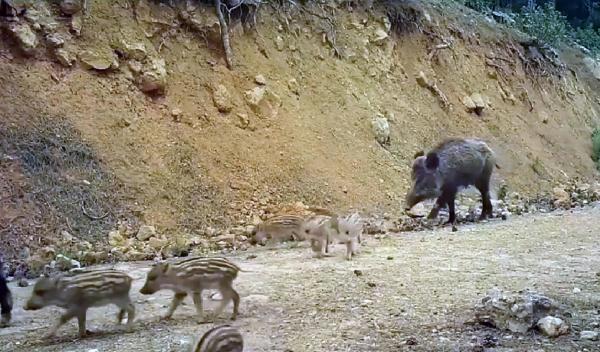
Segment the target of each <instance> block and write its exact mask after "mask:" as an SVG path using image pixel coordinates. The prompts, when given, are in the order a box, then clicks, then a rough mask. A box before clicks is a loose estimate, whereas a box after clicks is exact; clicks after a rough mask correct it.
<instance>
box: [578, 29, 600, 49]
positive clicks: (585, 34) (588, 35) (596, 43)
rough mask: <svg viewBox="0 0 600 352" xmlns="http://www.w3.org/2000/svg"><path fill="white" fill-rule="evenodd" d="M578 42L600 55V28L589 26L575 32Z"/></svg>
mask: <svg viewBox="0 0 600 352" xmlns="http://www.w3.org/2000/svg"><path fill="white" fill-rule="evenodd" d="M575 40H576V41H577V43H579V44H581V45H583V46H584V47H586V48H587V49H589V50H590V51H591V52H592V53H593V54H594V55H600V30H598V29H594V28H592V26H587V27H585V28H579V29H577V31H576V32H575Z"/></svg>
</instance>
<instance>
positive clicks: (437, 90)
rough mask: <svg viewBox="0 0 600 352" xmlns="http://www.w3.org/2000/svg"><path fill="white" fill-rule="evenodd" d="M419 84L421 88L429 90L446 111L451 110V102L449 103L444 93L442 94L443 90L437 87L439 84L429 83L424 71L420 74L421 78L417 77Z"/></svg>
mask: <svg viewBox="0 0 600 352" xmlns="http://www.w3.org/2000/svg"><path fill="white" fill-rule="evenodd" d="M417 83H419V85H420V86H421V87H424V88H427V89H428V90H429V91H430V92H431V93H433V95H435V96H436V97H437V98H438V99H439V101H440V103H441V104H442V108H443V109H444V110H446V111H447V110H449V109H450V101H448V97H446V94H444V92H442V90H441V89H440V88H439V87H438V86H437V83H435V82H431V81H429V80H428V79H427V76H425V73H423V72H422V71H421V72H420V73H419V76H417Z"/></svg>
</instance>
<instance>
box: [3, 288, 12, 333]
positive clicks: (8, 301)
mask: <svg viewBox="0 0 600 352" xmlns="http://www.w3.org/2000/svg"><path fill="white" fill-rule="evenodd" d="M12 305H13V300H12V295H11V293H10V291H7V292H6V295H5V297H2V301H0V309H1V311H2V319H1V320H0V327H3V326H7V325H8V323H9V322H10V319H11V314H10V312H11V310H12Z"/></svg>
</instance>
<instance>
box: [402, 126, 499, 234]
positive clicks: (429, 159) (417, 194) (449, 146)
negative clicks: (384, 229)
mask: <svg viewBox="0 0 600 352" xmlns="http://www.w3.org/2000/svg"><path fill="white" fill-rule="evenodd" d="M494 166H496V167H498V166H497V165H496V158H495V155H494V152H493V151H492V149H490V147H488V145H487V144H486V143H485V142H484V141H482V140H480V139H475V138H471V139H459V138H453V139H447V140H444V141H443V142H441V143H440V144H438V145H437V146H436V147H435V148H433V149H432V150H431V151H430V152H429V153H427V155H425V153H424V152H423V151H420V152H417V153H416V154H415V160H414V161H413V166H412V174H411V178H412V182H413V185H412V188H411V190H410V191H409V192H408V194H407V195H406V210H410V209H412V207H414V206H415V205H416V204H417V203H420V202H422V201H424V200H426V199H433V198H437V202H436V204H435V206H434V207H433V209H431V212H430V213H429V216H428V218H429V219H435V218H436V217H437V215H438V213H439V210H440V208H443V207H445V206H446V205H447V206H448V211H449V213H450V215H449V219H448V223H450V224H454V222H455V220H456V213H455V210H454V199H455V197H456V193H457V192H458V190H459V188H461V187H468V186H475V187H476V188H477V189H478V190H479V192H481V197H482V203H483V209H482V211H481V217H480V219H486V218H487V217H488V216H490V217H491V216H492V202H491V201H490V178H491V176H492V172H493V171H494Z"/></svg>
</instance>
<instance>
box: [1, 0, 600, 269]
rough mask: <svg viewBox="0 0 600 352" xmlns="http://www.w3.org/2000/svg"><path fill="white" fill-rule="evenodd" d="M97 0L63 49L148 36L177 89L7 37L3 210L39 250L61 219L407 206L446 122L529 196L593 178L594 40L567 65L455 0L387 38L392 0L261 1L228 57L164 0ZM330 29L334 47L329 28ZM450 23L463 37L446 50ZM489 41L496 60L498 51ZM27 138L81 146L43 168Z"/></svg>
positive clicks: (165, 224) (92, 234) (107, 46)
mask: <svg viewBox="0 0 600 352" xmlns="http://www.w3.org/2000/svg"><path fill="white" fill-rule="evenodd" d="M88 2H89V3H90V8H91V9H92V10H91V11H90V14H89V15H88V17H87V18H86V19H85V21H84V26H83V30H82V34H81V37H72V38H71V40H70V41H69V42H68V45H67V48H69V50H73V51H74V52H80V51H82V50H91V51H96V52H102V51H103V50H104V51H106V50H108V51H109V52H111V50H114V48H115V47H117V46H119V45H120V44H118V43H121V42H123V41H126V42H129V43H142V44H143V45H145V46H146V50H147V51H148V55H153V56H157V57H161V58H164V59H165V60H166V66H167V70H168V87H167V91H166V94H165V96H164V97H158V98H156V97H155V98H151V97H148V96H146V95H144V94H143V93H142V92H140V91H139V90H138V89H137V88H136V86H135V85H134V84H133V83H132V81H131V80H130V79H128V78H127V72H126V71H127V70H126V67H127V66H128V63H127V62H126V61H121V62H120V67H121V69H119V70H116V71H113V72H95V71H93V70H86V69H84V68H83V67H81V66H76V67H74V68H69V69H67V68H64V67H62V66H61V65H59V64H58V63H57V62H55V59H53V58H52V57H51V56H49V55H48V52H46V51H45V50H44V48H40V49H39V50H38V51H37V52H36V54H35V55H34V56H33V57H25V56H23V55H21V54H20V52H19V50H18V49H16V46H15V43H14V41H12V40H8V38H7V37H6V36H5V37H6V38H5V39H7V40H2V41H1V43H0V83H1V84H0V96H2V99H1V100H0V131H2V136H3V139H4V140H3V141H2V143H1V144H0V145H1V146H2V150H1V152H2V154H3V155H2V161H1V163H0V166H1V167H2V170H3V172H2V174H3V175H2V178H1V179H0V182H2V184H1V187H0V190H1V192H2V193H1V194H0V210H1V211H0V212H1V213H2V214H9V215H2V221H3V223H5V224H7V225H2V229H0V230H2V231H3V232H4V233H6V236H11V237H10V238H11V240H10V242H11V243H16V244H19V246H18V247H17V248H20V247H21V245H22V244H23V243H30V246H32V247H34V248H32V250H33V249H35V248H37V247H38V246H37V245H36V243H37V244H43V243H46V242H52V241H54V239H55V238H56V237H57V235H58V234H59V233H60V231H63V230H66V231H69V232H70V233H71V234H72V235H74V236H76V238H78V239H80V240H87V241H90V242H92V243H97V242H98V241H100V242H104V241H105V238H106V237H105V236H106V233H107V231H108V229H109V228H110V227H113V228H114V227H116V226H117V223H118V222H119V221H121V222H125V223H128V224H130V226H133V227H135V226H137V225H136V224H137V223H138V222H142V223H146V224H151V225H155V226H157V228H158V229H159V232H162V233H165V234H167V235H168V236H171V235H172V234H177V233H190V232H191V233H194V232H198V233H200V234H202V229H204V228H205V227H206V226H208V225H212V226H217V227H227V226H229V225H231V224H235V223H238V222H243V223H250V222H251V221H252V219H253V218H255V217H256V216H258V215H260V214H261V213H262V212H264V209H265V207H267V206H279V205H280V204H282V203H290V202H295V201H303V202H304V203H305V204H311V205H321V206H325V207H328V208H332V209H335V210H345V209H349V208H357V209H362V210H365V211H381V212H383V211H385V212H388V213H391V214H396V215H397V214H398V213H399V212H400V210H401V207H400V206H399V204H400V202H401V201H402V199H403V196H404V194H405V192H406V190H407V187H408V180H409V175H410V173H409V167H410V161H411V158H412V155H413V154H414V152H415V151H416V150H419V149H423V148H428V147H430V146H432V145H433V144H434V143H437V142H438V141H439V140H440V139H442V138H444V137H449V136H461V135H463V136H476V137H480V138H484V139H486V140H488V141H489V143H490V145H491V146H492V148H493V149H495V150H496V152H497V153H498V155H499V163H500V164H501V166H502V169H501V170H499V171H498V173H497V175H496V177H495V179H494V184H495V185H498V184H499V182H500V181H504V182H506V184H507V185H508V189H509V190H513V191H518V192H521V193H522V194H525V195H534V194H539V193H540V192H544V191H548V190H550V189H551V188H552V186H553V185H554V184H555V183H557V182H564V181H565V180H566V179H570V178H576V177H579V178H583V179H590V178H594V177H596V170H595V166H594V163H593V162H592V160H591V159H590V157H589V156H590V151H591V142H590V133H591V130H592V129H593V128H594V127H595V126H597V124H598V119H599V118H600V117H599V115H598V113H597V111H598V99H597V96H596V94H597V93H596V92H597V91H600V90H598V89H597V88H598V87H597V85H598V82H595V81H594V80H593V79H588V78H587V76H589V74H587V73H585V72H584V68H583V66H582V65H581V58H582V57H581V55H580V54H577V53H574V52H568V55H565V57H564V58H565V60H567V61H566V63H567V64H569V65H570V66H569V67H571V68H573V70H574V71H570V70H565V71H564V74H563V76H562V77H557V76H548V77H544V76H539V77H534V76H531V75H527V74H525V72H526V67H525V66H524V65H523V63H522V62H521V61H520V59H519V55H518V54H517V53H516V51H515V49H514V48H516V47H517V46H518V44H517V43H516V41H515V39H514V37H515V36H514V33H511V32H510V31H508V30H506V29H505V28H503V27H502V26H500V25H493V24H489V23H488V22H486V21H485V20H484V19H483V18H482V17H481V16H479V15H476V14H475V13H473V12H471V11H470V10H466V9H464V8H462V7H458V6H457V5H451V4H447V3H445V2H439V3H438V2H435V1H432V2H410V3H411V4H413V5H414V4H416V6H417V7H418V8H420V9H421V10H420V11H424V12H417V14H420V15H421V16H422V17H419V16H417V17H414V18H416V19H418V20H419V21H420V23H421V24H420V25H421V29H422V31H418V30H415V28H413V27H414V26H412V27H411V26H409V27H410V28H412V30H409V29H410V28H408V27H407V28H408V29H407V28H404V27H400V28H397V27H398V26H392V28H393V29H392V30H391V31H388V32H387V33H388V34H389V38H387V39H384V40H381V41H380V42H377V40H376V38H375V37H376V35H375V34H374V33H376V30H377V29H382V30H384V31H386V26H385V23H386V21H385V20H383V19H384V18H387V17H386V15H385V14H386V10H385V9H384V8H382V7H376V8H375V10H374V11H372V12H365V11H362V10H357V9H351V8H348V7H344V6H342V7H340V8H337V9H336V8H327V11H328V12H327V16H329V17H330V18H331V20H332V21H333V22H331V23H333V25H334V28H335V33H333V32H332V31H331V28H330V27H331V25H330V22H328V20H326V19H323V18H321V17H318V16H314V15H311V13H314V12H315V11H317V12H319V11H320V9H318V8H314V9H311V10H310V11H300V10H299V9H297V8H296V9H292V10H289V9H288V10H289V12H286V11H284V10H283V9H273V8H271V7H269V6H265V7H263V8H261V11H260V12H259V14H258V17H257V19H258V22H257V25H256V27H255V29H252V30H249V31H246V32H245V33H244V32H243V31H242V27H241V25H234V26H233V27H232V46H233V48H234V55H235V67H234V70H233V71H229V70H227V69H226V68H225V66H224V61H223V55H222V52H221V50H220V49H219V47H220V42H218V41H215V38H214V36H213V35H212V34H214V33H212V32H210V31H209V32H208V33H204V34H203V33H199V32H197V31H195V30H192V29H190V28H188V27H187V26H185V25H182V24H181V23H180V19H179V18H178V17H177V15H176V11H174V10H172V9H170V8H168V7H167V6H166V5H165V4H158V3H155V2H148V3H147V2H145V1H142V2H140V3H139V4H137V5H136V6H131V3H130V2H128V1H110V2H107V1H88ZM140 4H147V5H144V6H142V5H140ZM199 6H200V10H201V11H200V12H199V16H200V18H201V19H202V21H205V22H206V23H211V20H214V15H213V11H212V10H211V8H210V7H204V6H205V5H202V4H201V5H199ZM411 6H412V5H411ZM140 9H141V10H140ZM388 10H389V9H388ZM136 11H138V13H137V15H136ZM140 11H141V12H140ZM388 13H391V12H390V11H388ZM400 13H402V12H400ZM424 14H426V15H424ZM390 18H391V20H392V22H393V21H394V18H395V17H394V16H391V17H390ZM409 18H410V16H409ZM428 18H429V19H430V20H427V19H428ZM60 21H61V22H59V23H63V22H64V21H65V20H64V19H61V20H60ZM392 24H393V25H395V24H397V23H392ZM404 25H405V26H406V25H410V23H404ZM207 28H208V27H207ZM210 28H212V27H210ZM395 29H397V31H398V32H399V33H400V34H396V32H394V30H395ZM211 33H212V34H211ZM332 34H335V46H336V49H338V50H337V53H338V55H337V56H336V55H335V51H334V50H333V49H332V48H331V45H329V44H327V43H325V44H324V43H322V38H323V36H325V37H327V36H328V35H329V36H330V37H331V35H332ZM330 37H329V38H330ZM217 38H219V37H218V36H217ZM450 38H451V40H452V46H451V48H450V49H441V50H438V51H436V52H435V53H432V48H433V47H434V46H436V45H438V44H440V43H443V42H445V41H448V40H450ZM489 57H494V58H495V59H494V60H492V61H493V62H494V63H495V65H496V66H490V65H488V64H486V60H487V61H489ZM498 65H499V66H498ZM420 71H423V72H424V73H425V74H426V75H427V77H428V78H429V79H430V80H431V81H434V82H436V83H437V86H438V87H439V88H440V90H441V91H442V92H443V93H444V94H445V95H446V96H447V98H448V101H449V103H450V108H449V109H447V110H444V109H443V107H442V106H440V104H439V101H438V98H436V97H435V96H433V95H432V93H431V92H430V91H429V90H427V89H425V88H423V87H421V86H419V84H418V83H417V81H416V79H415V78H416V76H417V75H418V74H419V72H420ZM572 72H576V73H578V75H577V77H575V75H574V74H573V73H572ZM258 74H262V75H263V76H264V77H265V79H266V87H267V89H268V90H270V91H271V92H272V93H274V94H276V95H277V96H278V97H279V99H280V101H281V105H280V106H279V107H277V106H275V107H273V106H271V109H270V110H268V111H267V113H264V111H262V112H261V111H259V112H257V111H255V110H253V109H251V108H250V106H249V105H247V104H246V103H245V98H244V94H245V92H246V91H247V90H249V89H253V88H255V87H256V86H257V84H256V83H255V82H254V80H255V79H254V77H255V76H256V75H258ZM292 79H294V80H295V81H296V84H292V83H290V80H292ZM218 84H222V85H224V86H225V87H226V89H227V90H228V92H229V94H230V96H231V104H232V106H233V108H232V111H231V112H230V113H220V112H219V111H218V110H217V108H216V107H215V106H214V104H213V97H212V92H213V91H214V90H215V87H216V86H217V85H218ZM293 86H296V87H295V88H294V87H293ZM476 92H477V93H481V94H482V95H483V96H484V97H485V99H487V100H488V102H487V103H488V108H486V109H485V110H484V112H483V115H482V116H477V115H475V114H469V113H468V112H466V110H465V107H464V106H463V104H462V99H463V98H464V97H465V96H467V95H470V94H472V93H476ZM513 98H514V99H513ZM275 105H276V104H275ZM177 109H179V110H180V112H181V114H180V115H178V117H177V118H176V119H175V118H174V117H173V111H174V110H177ZM379 113H381V114H384V115H385V116H387V117H388V119H389V121H390V124H391V143H390V145H389V146H387V147H385V148H384V147H382V146H381V145H379V144H378V143H377V142H376V141H375V138H374V136H373V132H372V130H371V119H372V118H373V117H374V116H375V115H376V114H379ZM48 125H54V129H49V128H47V126H48ZM32 126H38V128H37V129H36V128H34V127H32ZM40 126H41V127H42V128H39V127H40ZM32 128H33V129H32ZM33 131H37V132H33ZM59 132H60V133H59ZM34 133H38V134H40V135H38V136H37V137H36V136H34ZM53 134H54V135H57V134H58V135H61V136H62V137H58V138H57V137H56V136H55V137H52V136H53ZM28 135H29V137H28V138H21V137H19V136H22V137H23V136H28ZM10 136H12V137H14V138H9V137H10ZM31 137H36V138H37V139H35V138H31ZM28 141H29V142H31V141H38V142H40V141H41V144H40V146H41V147H44V146H46V147H47V146H48V145H49V143H50V142H52V141H55V142H56V143H58V144H61V145H62V144H65V145H66V148H67V149H66V150H62V151H61V150H60V149H58V150H57V151H56V152H57V153H58V154H56V153H55V154H54V160H52V159H50V162H53V161H56V160H60V159H63V158H65V155H67V156H68V155H71V154H69V151H77V150H84V151H85V154H84V157H83V159H81V158H80V159H76V160H73V161H74V162H76V164H73V165H71V166H68V165H67V166H65V165H62V166H61V165H60V164H59V166H60V167H59V168H60V169H61V170H62V173H57V172H56V170H52V167H53V166H54V167H55V166H56V165H54V164H52V163H50V164H43V163H42V164H41V165H42V166H45V168H43V169H40V170H35V169H32V168H30V167H28V165H27V160H25V157H24V155H23V154H22V153H19V151H23V150H25V151H27V150H28V148H29V147H30V146H28V145H26V143H27V142H28ZM50 144H51V143H50ZM51 150H52V148H51V145H50V151H51ZM47 152H48V149H44V148H41V149H40V148H38V149H33V154H32V155H30V156H31V158H32V159H34V160H35V159H40V158H41V159H43V158H45V157H47V155H44V153H47ZM61 153H62V154H61ZM43 160H46V159H43ZM68 162H70V161H69V160H66V161H65V163H67V164H68ZM77 163H79V164H77ZM55 168H56V167H55ZM47 173H53V175H54V176H52V177H48V176H47V175H46V176H44V175H45V174H47ZM41 176H43V177H41ZM73 187H75V189H73ZM48 189H51V190H53V191H54V193H47V191H48ZM68 190H71V191H68ZM39 194H46V195H47V197H50V198H51V199H50V200H47V199H45V197H42V196H39ZM47 197H46V198H47ZM82 202H83V203H84V204H85V205H86V206H87V207H88V209H87V210H88V212H89V213H91V214H92V215H94V216H100V215H104V214H105V213H106V212H108V216H107V217H106V218H103V219H102V221H96V220H91V221H90V219H89V217H86V216H85V215H84V214H83V212H82V210H81V206H80V204H81V203H82ZM25 203H26V204H28V206H20V205H19V204H25ZM16 209H18V210H16ZM40 214H41V215H40ZM48 214H50V215H48ZM16 217H18V218H16ZM23 218H25V219H38V220H36V224H37V225H36V226H35V228H30V227H31V223H30V222H27V221H21V220H22V219H23ZM15 221H16V222H15ZM15 251H16V250H15V249H14V248H6V249H5V252H6V253H12V252H15ZM9 257H10V258H14V256H13V255H9Z"/></svg>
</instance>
